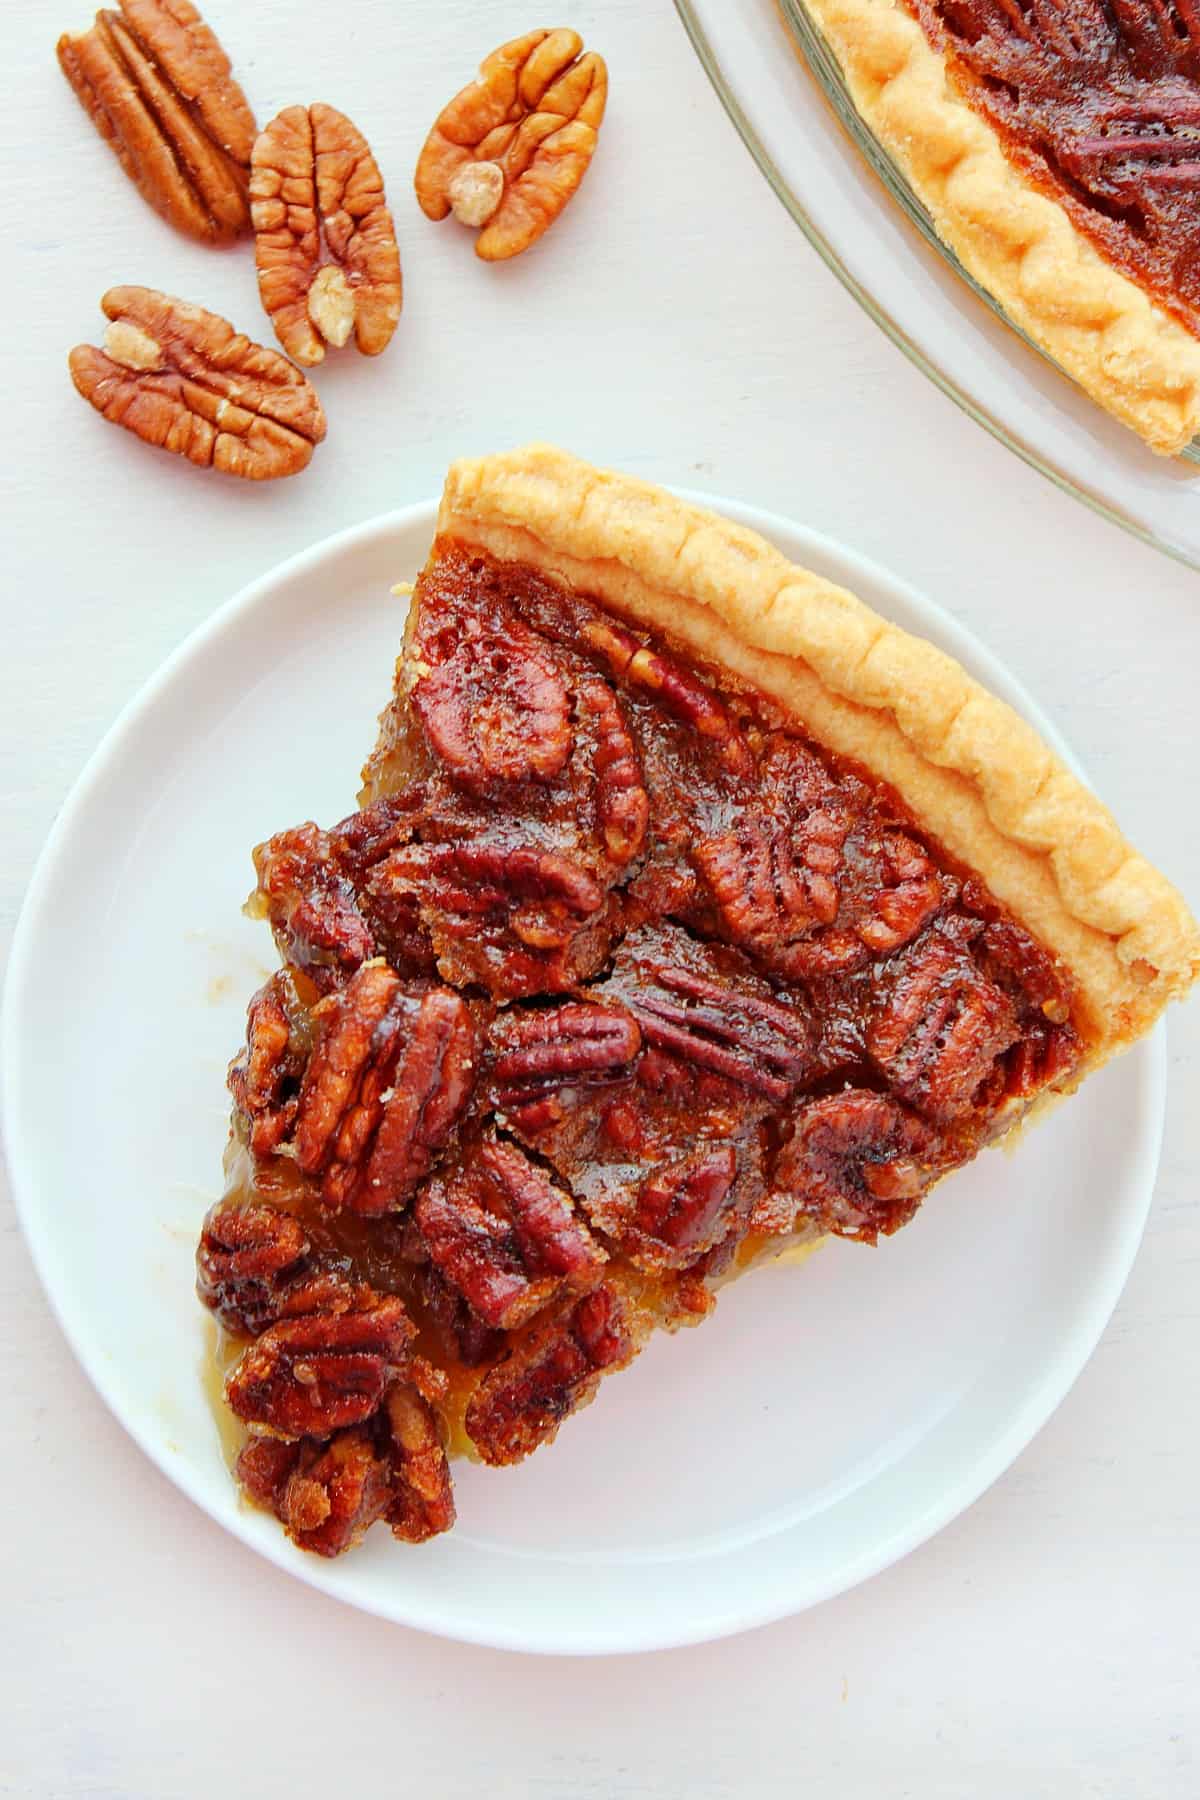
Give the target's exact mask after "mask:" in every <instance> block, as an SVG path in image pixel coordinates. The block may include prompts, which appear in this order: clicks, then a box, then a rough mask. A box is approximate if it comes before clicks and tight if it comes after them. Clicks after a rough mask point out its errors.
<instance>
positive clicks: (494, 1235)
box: [414, 1137, 604, 1331]
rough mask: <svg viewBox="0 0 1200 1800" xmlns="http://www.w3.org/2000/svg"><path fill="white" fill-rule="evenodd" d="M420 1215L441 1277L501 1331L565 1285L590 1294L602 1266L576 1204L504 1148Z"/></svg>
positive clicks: (447, 1187) (429, 1197)
mask: <svg viewBox="0 0 1200 1800" xmlns="http://www.w3.org/2000/svg"><path fill="white" fill-rule="evenodd" d="M414 1213H415V1217H416V1222H417V1225H418V1226H419V1227H420V1231H421V1235H422V1237H423V1238H424V1241H425V1244H426V1245H427V1247H428V1250H429V1255H430V1258H431V1259H432V1261H433V1263H434V1265H435V1267H436V1268H437V1269H438V1270H439V1272H440V1273H441V1275H442V1277H443V1278H444V1279H445V1280H446V1281H447V1282H448V1283H449V1284H450V1286H451V1287H453V1288H454V1289H455V1290H456V1291H457V1292H458V1293H460V1294H461V1295H462V1297H463V1299H464V1300H466V1301H467V1303H468V1304H469V1306H470V1307H471V1309H472V1311H473V1312H474V1313H475V1315H476V1317H478V1318H480V1319H482V1321H483V1323H484V1324H485V1325H489V1326H491V1327H493V1328H494V1329H496V1330H502V1331H511V1330H512V1329H514V1327H516V1326H518V1325H521V1324H523V1323H524V1322H525V1320H526V1319H529V1318H531V1317H532V1316H533V1314H534V1313H535V1312H539V1311H540V1310H541V1308H542V1307H543V1306H545V1305H546V1303H547V1301H548V1300H550V1298H551V1297H552V1296H553V1295H554V1294H555V1293H557V1292H558V1290H559V1289H560V1288H561V1287H562V1286H563V1284H564V1283H565V1284H566V1285H567V1286H571V1287H574V1288H576V1290H578V1289H579V1288H580V1287H583V1286H586V1285H588V1283H589V1282H591V1281H592V1280H593V1279H594V1277H595V1276H596V1275H597V1274H598V1273H599V1271H600V1268H601V1266H602V1264H603V1262H604V1253H603V1251H602V1250H601V1249H600V1247H599V1245H598V1244H597V1243H596V1242H595V1240H594V1239H593V1237H592V1235H591V1233H590V1231H589V1230H588V1228H587V1226H586V1225H585V1224H584V1222H583V1220H582V1219H581V1218H580V1217H579V1216H578V1215H577V1213H576V1212H575V1209H574V1207H573V1206H572V1204H571V1199H570V1196H569V1195H568V1194H567V1193H566V1192H565V1191H564V1190H563V1189H561V1188H559V1187H558V1186H556V1185H555V1183H554V1182H553V1181H551V1179H550V1177H549V1176H548V1175H547V1174H546V1172H545V1170H544V1169H541V1168H539V1167H538V1165H537V1164H536V1163H533V1162H531V1161H530V1160H529V1158H528V1157H527V1156H526V1155H525V1154H524V1152H523V1151H522V1150H520V1149H518V1147H517V1146H516V1145H515V1144H509V1143H505V1142H504V1141H503V1140H501V1139H497V1138H491V1137H489V1138H486V1139H485V1140H484V1141H483V1143H481V1144H480V1145H478V1146H477V1147H476V1148H475V1149H474V1150H472V1151H471V1152H470V1153H469V1154H468V1155H466V1156H465V1157H464V1158H463V1160H462V1161H461V1162H460V1163H459V1164H458V1165H457V1166H456V1167H455V1168H454V1169H452V1170H451V1171H450V1172H449V1173H448V1174H446V1175H445V1176H444V1177H442V1178H441V1179H438V1178H435V1179H434V1180H433V1181H431V1182H429V1183H428V1184H427V1185H426V1186H425V1187H424V1188H423V1189H422V1191H421V1193H420V1194H419V1195H418V1196H417V1199H416V1202H415V1206H414Z"/></svg>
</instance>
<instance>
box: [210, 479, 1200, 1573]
mask: <svg viewBox="0 0 1200 1800" xmlns="http://www.w3.org/2000/svg"><path fill="white" fill-rule="evenodd" d="M255 863H256V867H257V871H258V885H257V889H256V892H255V894H254V896H253V898H252V902H251V906H252V910H253V911H254V912H255V913H256V914H257V915H259V916H261V917H263V918H265V919H266V920H268V921H269V922H270V925H271V928H272V931H273V933H274V937H275V942H276V944H277V946H278V949H279V952H280V955H281V958H282V962H281V966H280V968H279V970H278V972H277V973H276V974H274V975H273V976H272V977H271V979H270V980H269V981H268V982H267V984H266V986H265V987H263V988H262V989H261V990H260V991H259V993H257V994H256V995H255V996H254V998H253V1000H252V1001H251V1003H250V1008H249V1023H248V1030H247V1039H246V1045H245V1048H244V1049H243V1051H242V1053H241V1054H240V1055H239V1056H238V1057H237V1058H236V1060H235V1061H234V1063H233V1064H232V1066H231V1069H230V1076H229V1085H230V1088H231V1091H232V1094H233V1100H234V1111H233V1129H232V1132H231V1136H230V1140H229V1147H228V1154H227V1175H228V1185H227V1190H226V1193H225V1196H224V1198H223V1199H222V1200H221V1201H220V1202H218V1204H217V1205H216V1206H215V1207H214V1208H213V1209H212V1211H211V1212H210V1214H209V1216H208V1218H207V1219H206V1220H205V1223H204V1227H203V1232H202V1236H201V1241H200V1246H199V1251H198V1259H197V1260H198V1271H199V1291H200V1294H201V1297H202V1299H203V1300H204V1301H205V1302H206V1303H207V1305H208V1306H209V1307H210V1308H211V1309H212V1311H213V1312H214V1313H215V1315H216V1317H217V1320H218V1321H219V1324H220V1326H221V1328H222V1330H221V1333H220V1347H219V1354H220V1358H221V1366H222V1368H223V1370H224V1371H225V1378H224V1396H225V1402H226V1403H227V1406H228V1408H229V1409H230V1411H231V1412H232V1414H233V1415H234V1417H235V1418H236V1419H237V1420H238V1421H240V1423H241V1425H242V1426H243V1427H245V1428H247V1430H248V1435H247V1436H246V1438H245V1441H244V1444H243V1447H242V1448H241V1451H240V1454H239V1456H238V1459H237V1475H238V1479H239V1480H240V1482H241V1484H242V1486H243V1488H244V1489H245V1491H246V1492H247V1493H248V1494H249V1495H250V1497H251V1498H252V1499H253V1500H254V1501H256V1502H258V1503H259V1504H260V1505H262V1506H264V1507H267V1508H270V1509H272V1510H274V1511H275V1512H276V1513H277V1514H278V1516H279V1517H280V1519H281V1520H282V1521H283V1524H284V1526H285V1527H286V1529H287V1531H288V1533H289V1534H290V1535H291V1537H292V1538H293V1539H294V1540H295V1542H296V1543H297V1544H299V1545H300V1546H302V1547H303V1548H304V1549H307V1550H312V1551H316V1552H318V1553H320V1554H322V1555H327V1556H328V1555H334V1554H336V1553H337V1552H339V1551H341V1550H344V1549H346V1548H347V1547H348V1546H349V1545H351V1544H352V1543H354V1542H355V1541H356V1540H357V1539H358V1538H359V1537H360V1536H361V1534H362V1533H363V1532H364V1531H365V1530H366V1528H367V1527H368V1526H369V1525H370V1524H371V1523H372V1522H373V1521H375V1520H377V1519H384V1520H386V1521H387V1523H388V1524H389V1525H390V1527H391V1529H392V1531H393V1532H394V1533H395V1535H396V1536H397V1537H398V1538H401V1539H403V1540H406V1541H409V1542H419V1541H421V1540H423V1539H425V1538H428V1537H430V1536H432V1535H434V1534H435V1533H438V1532H441V1531H444V1530H446V1529H447V1528H448V1527H449V1526H450V1525H451V1523H452V1522H453V1519H454V1504H453V1498H452V1489H451V1476H450V1458H451V1457H452V1456H453V1455H454V1454H456V1453H458V1454H466V1455H469V1456H472V1457H475V1458H477V1459H481V1460H482V1461H483V1462H485V1463H489V1464H506V1463H512V1462H516V1461H518V1460H519V1459H521V1458H522V1457H524V1456H527V1455H528V1454H529V1453H530V1452H531V1451H532V1450H535V1449H537V1448H538V1446H539V1445H542V1444H545V1443H548V1442H549V1441H550V1440H551V1439H552V1438H553V1437H554V1435H555V1433H556V1432H557V1430H558V1428H559V1426H560V1424H561V1423H562V1421H563V1420H564V1419H565V1418H567V1416H568V1415H569V1414H571V1413H573V1412H575V1411H577V1410H578V1409H579V1408H580V1407H582V1406H583V1405H584V1404H585V1403H586V1402H588V1401H589V1400H590V1399H591V1398H592V1397H593V1395H594V1394H595V1392H596V1389H597V1387H598V1386H599V1384H600V1382H601V1380H602V1378H603V1377H605V1376H606V1375H608V1374H611V1373H612V1372H613V1371H614V1370H617V1369H622V1368H624V1367H626V1366H627V1365H628V1364H629V1363H630V1362H631V1361H632V1360H633V1358H634V1357H635V1356H636V1355H637V1353H638V1351H639V1349H640V1348H641V1347H642V1346H643V1345H644V1344H645V1342H646V1340H647V1338H648V1337H649V1335H650V1334H651V1333H652V1332H653V1331H654V1330H656V1329H659V1328H663V1329H666V1330H674V1329H676V1328H677V1327H679V1326H682V1325H691V1324H695V1323H697V1322H698V1321H700V1320H702V1319H703V1318H705V1317H706V1315H707V1314H708V1313H709V1312H711V1310H712V1309H713V1306H714V1304H715V1298H716V1294H717V1292H718V1290H719V1289H720V1287H721V1285H722V1283H723V1282H725V1281H727V1280H729V1279H730V1278H731V1277H733V1276H736V1275H738V1274H740V1273H741V1272H743V1271H745V1270H746V1269H748V1268H750V1267H751V1266H752V1265H754V1264H755V1263H757V1262H759V1261H761V1260H763V1259H764V1258H768V1257H777V1256H780V1255H797V1254H799V1253H802V1252H804V1251H806V1250H807V1249H809V1248H811V1247H812V1245H813V1244H815V1243H816V1242H817V1240H818V1239H819V1238H821V1237H822V1236H823V1235H825V1234H828V1233H835V1234H837V1235H839V1236H841V1237H845V1238H852V1239H856V1240H857V1241H858V1242H860V1243H863V1244H873V1243H875V1242H876V1240H877V1239H879V1238H880V1237H886V1236H887V1235H888V1234H890V1233H891V1232H894V1231H895V1230H897V1229H898V1227H900V1226H902V1225H903V1224H905V1223H906V1221H907V1220H909V1219H910V1218H911V1217H912V1215H913V1213H914V1212H915V1211H916V1209H917V1207H918V1206H919V1205H920V1203H921V1200H922V1198H923V1196H924V1195H925V1194H926V1193H927V1192H928V1190H929V1188H930V1187H931V1186H932V1184H933V1183H934V1182H936V1181H937V1180H938V1179H939V1178H940V1177H941V1176H942V1175H944V1174H946V1173H948V1172H949V1171H951V1170H953V1169H955V1168H958V1167H960V1166H961V1165H962V1164H964V1163H966V1162H968V1161H970V1159H971V1158H972V1157H974V1156H975V1154H976V1153H977V1152H978V1151H979V1150H981V1149H982V1148H984V1147H985V1146H986V1145H989V1144H993V1143H995V1142H996V1141H997V1140H998V1139H1000V1138H1002V1137H1003V1136H1004V1135H1005V1134H1006V1133H1007V1132H1009V1131H1010V1130H1011V1129H1012V1128H1013V1126H1014V1125H1016V1124H1017V1123H1018V1122H1019V1121H1022V1120H1025V1119H1027V1118H1028V1117H1029V1116H1030V1114H1031V1113H1034V1112H1037V1111H1040V1110H1041V1109H1043V1108H1044V1107H1045V1106H1046V1105H1048V1104H1049V1103H1050V1102H1051V1101H1052V1100H1055V1099H1058V1098H1059V1097H1060V1096H1062V1095H1064V1094H1067V1093H1069V1092H1070V1091H1071V1090H1072V1089H1073V1088H1075V1087H1076V1086H1077V1085H1078V1083H1079V1082H1080V1081H1081V1080H1082V1079H1083V1078H1084V1076H1085V1075H1087V1074H1088V1073H1089V1072H1090V1071H1091V1070H1093V1069H1095V1068H1097V1067H1099V1065H1100V1064H1102V1063H1104V1062H1105V1061H1107V1059H1108V1058H1109V1057H1111V1056H1113V1055H1114V1054H1115V1053H1116V1052H1118V1051H1120V1050H1122V1049H1124V1048H1125V1047H1126V1046H1127V1045H1128V1044H1130V1043H1132V1042H1133V1040H1134V1039H1135V1038H1137V1037H1138V1036H1139V1035H1140V1034H1141V1033H1142V1032H1144V1031H1146V1030H1147V1029H1148V1027H1149V1026H1150V1025H1151V1024H1152V1023H1153V1021H1154V1020H1155V1019H1156V1018H1157V1017H1158V1015H1159V1013H1160V1012H1161V1011H1162V1008H1163V1007H1164V1006H1165V1004H1166V1003H1167V1002H1168V1001H1169V1000H1170V999H1172V998H1173V997H1176V996H1179V995H1181V994H1182V993H1183V992H1184V991H1185V990H1186V989H1187V988H1188V987H1189V986H1190V984H1191V983H1192V981H1193V980H1194V979H1195V977H1196V974H1197V972H1198V969H1200V937H1198V934H1197V929H1196V926H1195V924H1194V922H1193V920H1192V919H1191V917H1190V916H1189V914H1188V911H1187V909H1186V907H1185V906H1184V904H1183V902H1182V900H1181V899H1180V898H1179V896H1178V895H1177V894H1176V893H1175V892H1174V890H1173V889H1172V888H1171V887H1170V885H1169V884H1168V883H1167V881H1166V880H1164V878H1163V877H1162V876H1161V875H1159V874H1157V873H1156V871H1155V870H1154V869H1152V868H1151V867H1150V866H1149V865H1148V864H1147V863H1146V862H1145V861H1143V859H1142V858H1141V857H1140V856H1138V855H1137V854H1136V853H1135V852H1134V851H1133V850H1131V849H1130V848H1129V846H1128V845H1127V844H1126V843H1125V841H1124V839H1123V838H1122V836H1121V834H1120V832H1119V831H1118V829H1117V827H1116V825H1115V824H1114V822H1113V820H1112V818H1111V817H1110V816H1109V814H1108V813H1107V812H1106V811H1105V810H1104V808H1103V807H1102V806H1101V805H1100V803H1099V802H1098V801H1097V800H1096V799H1095V798H1094V797H1093V796H1092V795H1091V794H1090V793H1089V792H1088V791H1087V790H1086V789H1085V788H1084V787H1083V786H1081V784H1080V783H1079V782H1078V781H1077V780H1076V778H1075V777H1074V776H1073V775H1072V774H1070V773H1069V771H1068V770H1067V769H1065V768H1064V767H1063V766H1062V764H1061V763H1059V762H1058V761H1057V759H1056V758H1055V757H1054V755H1053V754H1052V752H1051V751H1050V750H1048V749H1047V748H1046V746H1045V745H1044V744H1043V743H1042V742H1041V741H1040V740H1039V738H1038V737H1037V735H1036V734H1035V732H1034V731H1033V730H1032V729H1031V728H1030V727H1029V726H1028V725H1026V724H1024V723H1023V722H1022V721H1021V720H1020V719H1019V718H1017V717H1016V715H1015V714H1014V713H1012V712H1011V711H1010V710H1009V708H1008V707H1006V706H1004V705H1002V704H1001V702H1000V701H998V700H996V699H995V698H994V697H993V696H992V695H990V694H988V693H986V692H985V691H984V690H983V689H982V688H980V687H979V686H977V685H976V684H975V683H974V682H973V681H972V680H971V679H970V678H969V677H968V676H967V675H966V673H965V672H964V671H963V670H962V669H961V668H960V667H959V666H958V665H957V664H956V663H954V662H952V661H951V660H950V659H949V658H948V657H946V656H944V655H942V654H941V653H940V652H939V651H937V650H935V649H934V648H933V647H932V646H931V645H929V644H927V643H924V642H922V641H921V640H919V639H917V638H913V637H909V636H907V635H906V634H905V633H904V632H902V631H899V630H897V629H896V628H895V627H893V626H891V625H889V624H887V623H886V622H885V621H884V620H883V619H881V618H878V617H877V616H876V615H875V614H874V613H872V612H871V611H869V610H868V608H867V607H865V606H863V605H862V604H861V603H860V602H859V601H857V600H856V599H855V598H854V597H853V596H852V595H851V594H849V593H846V592H845V591H844V590H843V589H841V588H838V587H835V586H833V585H832V584H830V583H829V582H827V581H824V580H822V579H821V578H820V577H819V576H816V575H813V574H810V573H808V572H807V571H805V570H804V569H800V568H796V567H793V566H792V565H791V564H789V563H788V562H787V561H786V560H785V559H784V558H783V557H782V556H781V555H780V554H779V553H778V552H777V551H775V550H774V549H772V548H771V546H770V545H769V544H767V543H766V542H764V541H763V540H762V539H761V538H759V537H757V536H756V535H755V534H754V533H753V532H751V531H747V530H745V529H743V528H742V527H740V526H737V525H733V524H731V523H729V522H728V521H727V520H724V519H721V518H718V517H715V516H713V515H711V514H708V513H704V512H701V511H698V510H697V509H696V508H694V507H692V506H688V505H686V504H684V503H683V502H682V501H679V500H677V499H675V498H673V497H672V496H671V495H669V494H666V493H663V492H661V491H659V490H658V489H656V488H652V487H648V486H646V485H644V484H643V483H641V482H638V481H633V480H630V479H628V478H626V477H624V476H620V475H614V474H608V473H602V472H600V471H598V470H596V469H592V468H589V467H588V466H587V465H586V464H583V463H580V462H577V461H575V460H574V459H573V458H571V457H569V456H566V455H564V454H563V453H562V452H560V451H556V450H552V449H548V448H542V447H534V448H531V449H527V450H523V451H517V452H514V453H511V454H507V455H501V456H493V457H487V458H484V459H483V460H481V461H476V462H462V463H458V464H456V465H455V466H454V467H453V468H452V469H451V471H450V474H449V477H448V480H447V483H446V489H445V494H444V498H443V502H442V507H441V513H440V517H439V524H438V535H437V539H436V542H435V544H434V546H433V550H432V553H431V555H430V559H429V562H428V564H427V565H426V568H425V570H424V572H423V573H422V575H421V577H420V579H419V581H418V582H417V585H416V591H415V594H414V596H413V600H412V604H411V608H410V612H409V619H408V626H407V632H406V636H405V642H404V648H403V653H402V655H401V657H400V660H399V663H398V666H397V670H396V681H395V691H394V697H393V699H392V701H391V704H390V705H389V706H388V708H387V710H386V711H385V712H384V714H383V717H382V722H381V730H380V733H379V737H378V742H377V744H376V747H375V750H374V753H373V754H372V756H371V757H370V760H369V761H368V763H367V766H366V769H365V772H364V786H363V790H362V794H361V804H360V808H359V810H358V811H357V812H355V813H353V814H352V815H351V816H350V817H349V818H346V819H343V820H342V821H341V822H340V823H338V824H335V825H333V826H332V827H330V828H328V829H323V828H321V827H319V826H317V825H315V824H311V823H308V824H301V825H298V826H295V827H293V828H291V829H289V830H285V831H281V832H280V833H279V834H278V835H277V836H275V837H273V838H271V839H270V840H269V841H268V842H267V843H265V844H262V845H261V846H260V847H259V848H258V850H257V851H256V852H255Z"/></svg>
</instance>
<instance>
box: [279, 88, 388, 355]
mask: <svg viewBox="0 0 1200 1800" xmlns="http://www.w3.org/2000/svg"><path fill="white" fill-rule="evenodd" d="M250 211H251V214H252V216H253V220H254V256H255V261H256V262H257V264H258V288H259V293H260V295H261V297H262V303H263V305H264V307H265V308H266V310H267V313H268V315H269V316H270V319H271V323H272V324H273V325H274V327H275V332H276V335H277V336H278V338H279V341H280V343H281V344H282V345H283V347H284V349H285V350H286V351H287V353H288V355H289V356H294V357H295V359H296V361H297V362H298V363H303V364H305V365H306V366H307V365H311V364H313V363H319V362H320V361H321V360H322V358H323V357H324V355H325V347H326V345H327V344H330V345H332V346H333V347H334V348H335V349H339V350H340V349H341V348H342V346H343V345H344V344H345V343H347V342H348V341H349V338H350V334H351V332H353V334H354V342H355V344H356V345H357V347H358V348H359V350H361V351H362V353H363V355H364V356H378V355H379V353H380V351H381V350H385V349H386V348H387V346H388V344H389V343H390V342H391V338H392V333H393V332H394V331H395V329H396V325H397V322H398V320H399V318H400V303H401V298H402V287H401V279H400V250H399V247H398V245H397V243H396V231H395V227H394V226H393V224H392V215H391V213H390V212H389V211H388V207H387V201H386V199H385V197H384V192H383V177H382V175H381V174H380V173H379V165H378V164H377V163H376V161H375V158H374V157H373V156H372V154H371V149H370V146H369V145H368V143H367V140H366V138H364V137H363V135H362V133H361V132H360V131H359V130H358V128H357V126H355V125H352V124H351V123H350V120H349V119H347V118H346V116H345V115H344V114H343V113H340V112H337V111H335V110H334V108H333V107H332V106H307V107H305V106H288V107H285V108H284V110H283V112H281V113H280V114H279V116H278V118H275V119H272V121H271V123H270V124H269V125H268V126H267V127H266V129H265V130H264V131H263V132H262V133H261V134H260V136H259V138H258V140H257V142H256V143H255V145H254V151H253V156H252V158H251V174H250Z"/></svg>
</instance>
